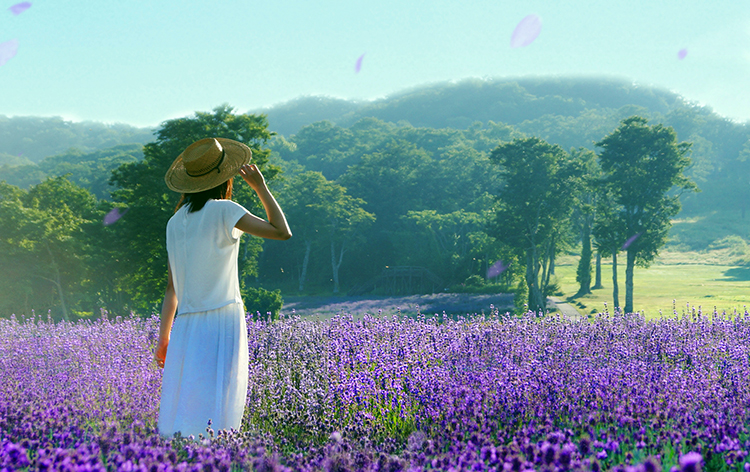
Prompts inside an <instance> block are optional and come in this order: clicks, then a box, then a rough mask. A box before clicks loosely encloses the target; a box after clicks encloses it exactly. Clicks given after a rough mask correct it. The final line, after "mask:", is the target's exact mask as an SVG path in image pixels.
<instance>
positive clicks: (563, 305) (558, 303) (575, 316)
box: [547, 297, 581, 321]
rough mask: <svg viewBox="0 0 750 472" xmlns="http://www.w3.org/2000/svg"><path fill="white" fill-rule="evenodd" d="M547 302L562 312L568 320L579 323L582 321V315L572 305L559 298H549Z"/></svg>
mask: <svg viewBox="0 0 750 472" xmlns="http://www.w3.org/2000/svg"><path fill="white" fill-rule="evenodd" d="M547 302H548V303H551V305H552V306H554V307H556V308H557V309H558V310H560V313H561V314H562V316H564V317H566V318H568V319H569V320H571V321H578V320H580V319H581V313H580V312H579V311H578V310H577V309H576V307H574V306H573V305H571V304H570V303H567V302H565V301H563V300H561V299H560V298H558V297H549V298H547Z"/></svg>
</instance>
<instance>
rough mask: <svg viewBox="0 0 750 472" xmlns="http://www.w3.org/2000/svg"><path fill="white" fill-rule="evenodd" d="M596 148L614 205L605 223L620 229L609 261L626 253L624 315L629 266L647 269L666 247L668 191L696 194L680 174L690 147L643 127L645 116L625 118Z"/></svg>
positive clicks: (657, 128)
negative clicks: (619, 254)
mask: <svg viewBox="0 0 750 472" xmlns="http://www.w3.org/2000/svg"><path fill="white" fill-rule="evenodd" d="M596 146H597V147H599V148H601V149H602V150H601V152H600V153H599V159H600V163H601V167H602V171H603V179H602V182H603V185H604V187H605V188H606V190H607V191H608V192H611V195H612V198H613V201H614V204H615V206H614V208H613V212H612V216H611V224H619V225H620V226H619V227H621V228H622V229H623V231H624V234H621V235H615V238H614V239H613V240H612V241H610V244H611V248H612V255H613V256H615V257H616V253H617V251H618V250H626V251H627V259H626V268H625V308H624V311H625V312H626V313H629V312H632V311H633V267H634V266H635V264H638V265H640V266H644V267H647V266H648V265H649V264H650V263H651V262H652V261H653V259H654V257H656V255H657V254H658V251H659V248H661V247H662V246H663V245H664V244H665V243H666V238H667V233H668V231H669V228H670V227H671V222H670V219H671V218H672V217H673V216H675V215H676V214H677V213H678V212H679V211H680V201H679V193H669V192H670V191H671V190H672V189H677V190H678V192H680V191H684V190H697V187H696V185H695V184H694V183H693V182H692V181H691V180H690V179H688V178H687V177H686V176H685V175H684V174H683V171H684V170H685V168H687V166H688V165H690V158H688V157H687V156H686V154H687V152H688V150H689V149H690V144H689V143H684V142H683V143H677V135H676V134H675V132H674V130H673V129H672V128H667V127H664V126H663V125H661V124H657V125H653V126H649V125H648V121H647V120H646V119H645V118H641V117H639V116H631V117H630V118H626V119H624V120H623V121H622V122H621V123H620V126H619V127H618V128H617V129H616V130H614V131H613V132H612V133H610V134H609V135H607V136H605V137H604V139H602V140H601V141H599V142H598V143H596ZM617 236H619V239H620V240H619V241H618V242H619V244H620V245H621V247H620V249H618V248H617V243H615V241H616V240H617ZM623 238H624V239H623Z"/></svg>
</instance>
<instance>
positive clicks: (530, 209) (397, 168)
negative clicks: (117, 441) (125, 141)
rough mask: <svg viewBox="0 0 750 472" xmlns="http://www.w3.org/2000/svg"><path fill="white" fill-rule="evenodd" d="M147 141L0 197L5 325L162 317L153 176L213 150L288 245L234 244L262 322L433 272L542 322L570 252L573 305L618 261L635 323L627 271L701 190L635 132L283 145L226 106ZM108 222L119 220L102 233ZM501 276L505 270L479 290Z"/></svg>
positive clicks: (493, 129) (255, 120) (656, 142)
mask: <svg viewBox="0 0 750 472" xmlns="http://www.w3.org/2000/svg"><path fill="white" fill-rule="evenodd" d="M155 136H156V139H155V140H154V141H153V142H150V143H148V144H146V145H145V146H144V147H143V148H142V156H131V157H132V158H131V157H127V154H128V153H127V152H124V151H123V150H122V149H121V151H123V152H124V154H123V153H120V154H118V153H114V154H112V153H110V154H107V153H104V155H103V156H94V157H95V158H94V157H92V156H91V154H82V157H83V158H85V157H86V156H89V158H91V161H90V162H99V161H101V160H104V161H105V162H108V164H107V165H104V166H100V167H99V168H98V170H97V171H92V172H89V173H88V174H87V171H86V169H85V167H86V166H83V167H79V168H76V167H75V165H78V163H76V162H75V159H74V158H71V155H70V153H68V157H67V158H58V159H57V160H56V161H55V162H58V163H59V164H60V165H62V164H65V163H66V162H67V163H68V164H69V165H70V166H72V167H71V169H70V170H71V172H69V173H68V174H67V175H62V176H56V177H48V178H46V179H45V180H44V181H42V182H40V183H38V184H35V185H32V186H30V187H29V189H28V190H24V189H21V188H19V187H16V186H13V185H10V184H8V183H5V182H4V183H2V185H1V186H0V221H2V222H3V225H2V227H1V228H0V249H2V251H0V266H2V267H3V270H2V271H0V272H1V273H0V278H2V280H0V284H2V287H3V292H2V296H1V297H0V310H2V312H3V313H4V314H6V313H14V312H15V313H29V311H30V309H32V308H35V309H36V310H37V312H40V311H46V309H50V310H52V312H53V315H54V316H56V317H59V318H73V317H75V316H86V315H90V314H91V313H95V312H96V311H97V310H98V309H99V308H100V307H103V308H106V309H108V310H110V311H113V312H115V313H125V312H127V311H129V310H135V311H136V312H138V313H141V314H147V313H149V312H150V310H152V309H154V308H155V307H156V306H157V305H158V303H159V302H160V301H161V297H162V294H163V291H164V287H165V284H166V275H165V274H166V249H165V234H164V232H165V225H166V222H167V220H168V219H169V217H170V216H171V215H172V214H173V212H174V208H175V205H176V203H177V199H178V196H177V195H176V194H174V193H172V192H170V191H169V190H168V189H167V188H166V186H165V184H164V181H163V176H164V173H165V172H166V169H167V168H168V167H169V165H170V164H171V162H172V160H173V159H174V157H175V156H177V155H178V154H179V153H180V152H181V151H182V150H183V149H184V148H185V147H186V146H187V145H188V144H190V143H192V142H193V141H195V140H197V139H200V138H202V137H205V136H219V137H226V138H230V139H235V140H238V141H242V142H244V143H246V144H248V146H250V147H251V148H252V149H253V160H254V162H255V163H256V164H257V165H258V166H259V167H260V168H261V170H262V172H263V173H264V175H265V176H266V178H267V180H268V181H269V184H270V185H271V186H272V187H273V189H274V191H275V193H276V194H277V195H278V198H279V200H280V202H281V204H282V207H283V208H284V210H285V212H286V213H287V216H288V219H289V221H290V225H291V226H292V231H293V232H294V234H295V237H294V238H292V239H291V240H290V241H288V242H287V243H286V244H285V245H283V246H281V245H278V244H274V242H273V241H270V242H266V243H264V244H262V243H261V240H259V239H257V238H250V237H245V238H243V240H242V246H241V250H240V279H241V286H242V291H243V297H244V298H245V301H246V303H247V305H248V306H247V308H248V309H249V310H251V311H255V310H256V309H257V311H261V312H264V313H265V312H266V311H274V310H278V308H279V307H280V303H281V297H280V292H279V289H281V290H283V292H284V293H286V294H297V293H301V294H309V293H316V292H317V293H320V292H328V293H330V292H334V293H341V292H343V291H346V290H348V289H351V288H352V287H354V286H356V285H358V284H362V283H364V282H366V281H367V280H369V279H371V278H372V277H374V276H376V275H377V274H378V273H379V272H380V271H381V270H382V269H383V268H384V267H387V266H390V267H393V266H420V267H425V268H427V269H429V270H431V271H432V272H434V273H435V274H437V275H438V276H439V277H441V278H442V279H443V281H444V285H445V288H446V289H448V290H469V289H470V287H472V286H473V287H475V288H477V289H485V290H495V291H513V292H515V293H516V294H517V295H518V296H517V300H519V304H521V305H522V304H523V303H526V304H527V305H528V308H529V309H532V310H543V309H544V300H545V299H546V296H547V295H548V294H549V293H550V290H552V289H553V288H554V279H553V277H552V274H553V272H554V260H555V257H556V255H558V254H561V253H562V252H564V251H569V250H570V249H571V248H573V247H577V246H578V245H579V244H580V245H581V258H580V261H581V262H580V265H579V282H580V284H581V290H580V291H579V293H581V294H582V293H585V292H586V291H587V290H590V289H591V285H590V283H591V273H592V271H593V269H592V260H593V257H592V254H593V250H595V251H596V253H597V255H598V256H599V257H601V256H604V257H607V256H613V257H614V258H616V256H617V254H618V253H619V252H621V251H624V252H625V253H626V274H627V275H626V284H625V286H626V297H625V301H626V303H625V307H624V309H625V310H632V309H633V302H632V286H633V284H632V267H633V265H635V264H642V265H646V264H648V263H650V262H651V261H652V260H653V258H654V257H655V255H656V254H657V253H658V250H659V248H661V247H662V246H663V244H664V242H665V238H666V234H667V231H668V229H669V221H670V218H671V217H672V216H674V215H675V214H676V212H677V211H679V208H680V202H679V196H678V194H676V193H675V192H676V190H678V189H681V190H693V189H695V185H694V184H693V183H692V182H691V181H690V180H689V179H688V178H687V177H685V175H684V173H683V172H684V170H685V169H686V168H687V166H688V165H689V163H690V160H689V158H688V157H687V154H688V151H689V145H687V144H682V143H678V142H677V139H676V134H675V132H674V131H673V130H672V129H671V128H669V127H664V126H662V125H660V124H656V125H650V124H648V121H647V120H646V119H644V118H641V117H629V118H627V119H625V120H623V121H621V122H620V123H619V125H618V126H617V128H616V129H614V130H612V131H611V132H610V133H609V134H607V135H606V136H603V137H601V138H600V140H599V141H598V142H597V143H596V146H597V149H598V150H599V152H598V154H597V153H594V152H593V151H591V150H588V149H585V148H574V149H571V150H569V151H566V150H564V149H563V148H562V147H560V146H558V145H554V144H550V143H548V142H547V141H545V140H543V139H541V138H538V137H528V136H527V135H525V134H523V133H521V132H520V131H518V130H517V129H516V128H515V127H512V126H509V125H506V124H503V123H494V122H491V121H490V122H488V123H486V124H479V123H477V124H475V125H472V126H470V127H468V128H467V129H463V130H457V129H450V128H444V129H433V128H415V127H412V126H408V125H396V124H392V123H386V122H383V121H380V120H377V119H373V118H363V119H361V120H359V121H357V122H356V123H354V124H353V125H352V126H350V127H348V128H343V127H339V126H336V125H334V124H332V123H330V122H325V121H324V122H317V123H314V124H311V125H308V126H306V127H304V128H302V129H301V130H300V131H299V132H298V133H296V134H295V135H293V136H291V137H288V138H285V137H282V136H278V135H274V133H272V132H270V131H269V129H268V122H267V119H266V117H265V116H263V115H248V114H236V113H235V112H234V110H233V109H232V108H231V107H229V106H227V105H225V106H220V107H217V108H216V109H214V110H213V111H212V112H206V113H203V112H199V113H196V114H195V115H194V116H191V117H186V118H180V119H175V120H169V121H166V122H164V123H163V124H162V126H161V127H160V128H159V129H158V130H157V131H156V134H155ZM108 157H109V159H110V160H109V161H107V158H108ZM66 159H67V160H66ZM117 159H122V162H116V161H117ZM84 162H86V161H85V160H84ZM113 162H116V166H115V164H113ZM79 163H80V161H79ZM111 167H114V168H113V169H110V168H111ZM107 173H109V176H108V178H107V182H108V185H107V187H108V188H107V189H106V190H105V189H103V188H102V185H101V182H102V180H101V175H102V174H107ZM95 183H97V185H94V184H95ZM235 188H236V192H235V196H234V199H235V201H237V202H239V203H240V204H242V205H244V206H246V207H247V208H248V209H250V210H251V211H254V212H257V213H259V214H261V215H262V208H261V207H260V205H259V202H257V201H256V200H255V197H254V195H252V192H248V191H246V190H247V189H245V188H244V187H242V186H236V187H235ZM97 189H98V190H97ZM113 209H116V210H115V211H116V212H115V213H114V214H115V215H116V216H119V215H122V216H121V217H120V218H119V219H117V220H116V221H114V222H111V223H107V224H105V222H107V220H106V219H105V216H107V215H108V214H110V212H112V211H113ZM110 220H111V218H110ZM592 247H593V249H592ZM498 261H500V262H501V263H502V266H503V267H505V268H506V269H505V270H504V271H502V274H500V275H498V276H496V277H495V276H493V277H488V269H489V268H490V267H491V266H493V264H495V263H497V262H498ZM615 261H616V259H615ZM613 274H614V275H616V272H613ZM613 285H614V287H615V291H614V294H613V295H614V297H615V304H616V305H619V303H618V300H617V296H618V292H617V286H618V284H617V282H616V281H615V280H613ZM267 289H270V290H267ZM274 289H275V290H274Z"/></svg>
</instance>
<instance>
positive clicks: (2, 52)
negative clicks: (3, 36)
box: [0, 39, 18, 66]
mask: <svg viewBox="0 0 750 472" xmlns="http://www.w3.org/2000/svg"><path fill="white" fill-rule="evenodd" d="M16 52H18V40H17V39H11V40H10V41H5V42H4V43H0V66H2V65H4V64H5V63H6V62H8V61H9V60H11V59H13V57H14V56H15V55H16Z"/></svg>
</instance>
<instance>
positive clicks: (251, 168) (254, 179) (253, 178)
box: [240, 164, 266, 192]
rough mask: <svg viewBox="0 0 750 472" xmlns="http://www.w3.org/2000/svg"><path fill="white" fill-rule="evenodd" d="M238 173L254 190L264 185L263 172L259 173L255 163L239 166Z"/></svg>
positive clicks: (260, 188)
mask: <svg viewBox="0 0 750 472" xmlns="http://www.w3.org/2000/svg"><path fill="white" fill-rule="evenodd" d="M240 175H241V176H242V179H243V180H244V181H245V182H247V184H248V185H249V186H250V188H252V189H253V190H255V192H258V191H259V190H262V189H263V188H265V187H266V179H264V178H263V174H261V173H260V170H259V169H258V166H256V165H255V164H245V165H244V166H242V167H240Z"/></svg>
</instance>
